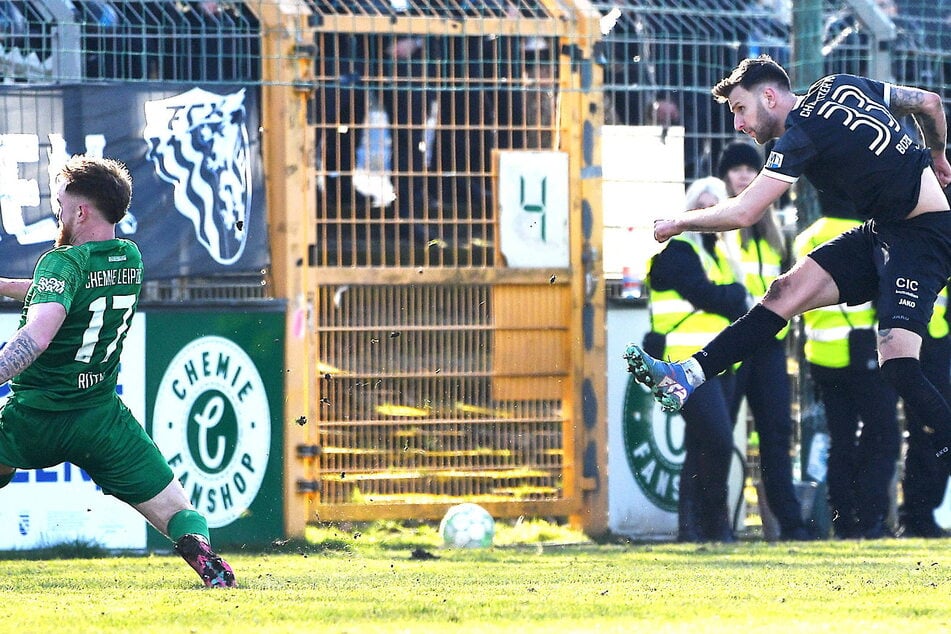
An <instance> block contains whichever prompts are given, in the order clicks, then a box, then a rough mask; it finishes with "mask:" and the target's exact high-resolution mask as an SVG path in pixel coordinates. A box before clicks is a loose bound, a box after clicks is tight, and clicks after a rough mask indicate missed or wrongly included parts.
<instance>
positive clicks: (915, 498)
mask: <svg viewBox="0 0 951 634" xmlns="http://www.w3.org/2000/svg"><path fill="white" fill-rule="evenodd" d="M921 371H922V372H923V373H924V375H925V376H926V377H928V380H929V381H931V383H932V384H933V385H934V386H935V388H937V389H938V391H939V392H941V395H942V396H943V397H944V399H945V400H946V401H948V402H951V339H949V338H948V337H942V338H941V339H932V338H931V337H928V336H925V337H924V338H923V339H922V342H921ZM926 426H927V421H921V420H919V419H918V417H917V416H915V414H914V413H913V412H912V411H911V408H907V407H906V408H905V428H906V430H907V432H908V450H907V453H906V455H905V473H904V476H903V478H902V494H903V498H904V500H903V502H902V506H901V510H900V515H901V518H902V521H903V522H911V523H920V522H926V523H931V522H933V521H934V510H935V509H936V508H938V506H940V504H941V501H942V500H943V499H944V492H945V487H946V486H947V484H948V475H947V470H946V468H943V467H942V466H941V464H940V463H939V461H938V459H937V458H936V457H935V455H934V449H933V448H932V445H931V435H930V434H928V433H927V432H926V431H925V427H926Z"/></svg>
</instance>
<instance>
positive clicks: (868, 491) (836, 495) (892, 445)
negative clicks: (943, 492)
mask: <svg viewBox="0 0 951 634" xmlns="http://www.w3.org/2000/svg"><path fill="white" fill-rule="evenodd" d="M809 370H810V372H811V374H812V378H813V380H814V381H815V383H816V387H817V388H818V389H819V396H820V399H821V400H822V403H823V404H824V405H825V410H826V424H827V425H828V428H829V442H830V444H829V464H828V471H827V474H826V481H827V483H828V487H829V506H830V510H831V513H832V527H833V530H834V532H835V535H836V537H843V538H849V537H861V536H863V535H867V534H874V532H875V531H876V530H877V529H880V528H881V527H882V525H883V523H884V521H885V517H886V516H887V514H888V506H889V501H890V496H889V488H890V486H891V482H892V479H893V478H894V476H895V468H896V463H897V461H898V454H899V449H900V444H901V438H900V436H899V432H898V415H897V412H896V407H897V401H898V397H897V396H896V394H895V391H894V390H893V389H892V388H891V386H889V385H888V384H887V383H886V382H885V380H884V379H883V378H882V375H881V373H880V372H879V371H878V370H871V371H867V370H854V369H851V368H826V367H822V366H818V365H815V364H809ZM859 420H861V421H862V427H861V433H859V425H858V424H859Z"/></svg>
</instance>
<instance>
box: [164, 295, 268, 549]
mask: <svg viewBox="0 0 951 634" xmlns="http://www.w3.org/2000/svg"><path fill="white" fill-rule="evenodd" d="M283 324H284V315H283V312H282V311H280V312H275V311H260V312H254V311H251V312H247V311H246V310H245V309H242V311H240V312H238V311H228V312H222V311H207V312H206V311H184V312H183V311H175V312H168V313H164V312H156V313H153V314H151V315H150V320H149V335H150V336H149V338H148V340H147V341H148V345H147V351H148V354H149V361H150V362H149V366H148V370H147V373H148V379H147V384H148V390H147V403H146V407H147V409H148V410H149V413H150V416H149V426H148V431H149V434H150V435H151V436H152V438H153V439H154V440H155V443H156V445H158V446H159V448H160V450H161V451H162V453H163V455H164V456H165V459H166V460H167V462H168V464H169V465H170V466H171V467H172V471H173V472H174V473H175V476H176V477H177V478H178V480H179V481H180V482H181V483H182V485H183V486H184V488H185V494H186V495H187V496H188V497H189V499H190V500H191V502H192V504H193V505H194V506H195V508H196V509H198V510H199V511H200V512H201V513H202V514H203V515H205V517H206V518H207V519H208V525H209V527H210V528H211V529H212V532H213V534H212V537H213V538H214V539H215V542H216V543H219V544H225V543H235V544H247V543H257V542H262V543H263V542H269V541H271V540H273V539H276V538H279V537H282V536H283V504H282V500H283V491H282V470H283V463H282V453H281V446H282V443H281V420H282V416H283V413H282V404H283V398H282V396H281V395H282V391H283V384H282V380H283V376H284V373H283V372H282V371H281V368H282V367H283V358H284V351H283ZM149 538H150V542H151V540H153V539H158V540H161V539H164V538H162V537H161V536H159V535H158V533H156V532H155V531H150V533H149Z"/></svg>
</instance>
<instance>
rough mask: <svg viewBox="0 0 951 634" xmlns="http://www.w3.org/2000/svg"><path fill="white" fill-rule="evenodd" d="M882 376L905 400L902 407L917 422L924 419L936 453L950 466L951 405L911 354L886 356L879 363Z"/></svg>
mask: <svg viewBox="0 0 951 634" xmlns="http://www.w3.org/2000/svg"><path fill="white" fill-rule="evenodd" d="M882 376H884V377H885V380H886V381H888V382H889V383H890V384H891V385H892V386H893V387H894V388H895V391H897V392H898V395H899V396H900V397H902V399H904V401H905V407H907V408H908V409H910V410H911V411H912V412H914V414H915V418H916V419H917V420H920V421H927V422H926V423H925V424H927V425H928V429H927V430H926V431H927V432H930V433H929V436H930V438H931V444H932V445H933V447H934V452H935V455H936V456H937V457H938V458H939V459H940V460H941V463H942V464H943V465H945V468H946V469H947V468H951V406H949V405H948V402H947V401H945V400H944V397H943V396H941V392H939V391H938V389H937V388H935V386H934V385H932V383H931V381H929V380H928V378H927V377H926V376H925V375H924V373H923V372H922V371H921V362H920V361H919V360H918V359H915V358H913V357H899V358H898V359H889V360H888V361H886V362H885V363H883V364H882Z"/></svg>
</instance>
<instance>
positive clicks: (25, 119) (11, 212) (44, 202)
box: [0, 84, 269, 279]
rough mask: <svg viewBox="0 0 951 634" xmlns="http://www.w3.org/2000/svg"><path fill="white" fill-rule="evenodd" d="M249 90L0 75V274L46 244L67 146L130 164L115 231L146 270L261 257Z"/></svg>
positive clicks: (21, 266) (175, 271)
mask: <svg viewBox="0 0 951 634" xmlns="http://www.w3.org/2000/svg"><path fill="white" fill-rule="evenodd" d="M259 120H260V108H259V97H258V93H257V91H256V90H254V89H252V88H248V87H245V86H215V87H214V90H205V89H202V88H198V87H193V86H178V85H168V84H141V85H109V86H68V87H56V86H53V87H41V88H33V87H31V88H22V87H18V86H0V262H2V263H3V264H2V267H0V275H3V276H7V277H30V276H32V273H33V267H34V265H35V263H36V260H37V258H38V257H39V255H40V254H42V253H43V252H44V251H46V250H47V249H49V248H50V247H51V246H52V244H53V239H54V238H55V234H56V222H55V219H54V217H53V211H52V208H51V206H50V200H51V192H52V191H53V190H54V188H55V184H54V183H53V179H54V178H55V175H56V173H57V172H58V170H59V167H60V166H61V165H62V164H63V162H64V161H66V159H67V158H68V157H69V156H71V155H73V154H89V155H94V156H108V157H111V158H115V159H118V160H120V161H122V162H124V163H125V164H126V165H127V166H128V167H129V171H130V172H131V173H132V177H133V181H134V191H133V195H132V206H131V208H130V213H129V214H128V215H127V217H126V218H125V219H124V220H123V221H122V222H121V223H120V224H119V227H118V234H119V236H120V237H126V238H130V239H132V240H135V241H136V242H137V243H138V245H139V248H140V249H141V251H142V255H143V257H144V261H145V277H146V279H161V278H170V277H181V276H188V275H200V276H214V275H216V274H223V273H249V272H256V271H260V270H261V269H262V268H265V267H266V266H267V264H268V263H269V258H268V241H267V222H266V219H265V209H266V207H265V197H264V175H263V171H262V166H261V147H260V137H259V134H258V129H259Z"/></svg>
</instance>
